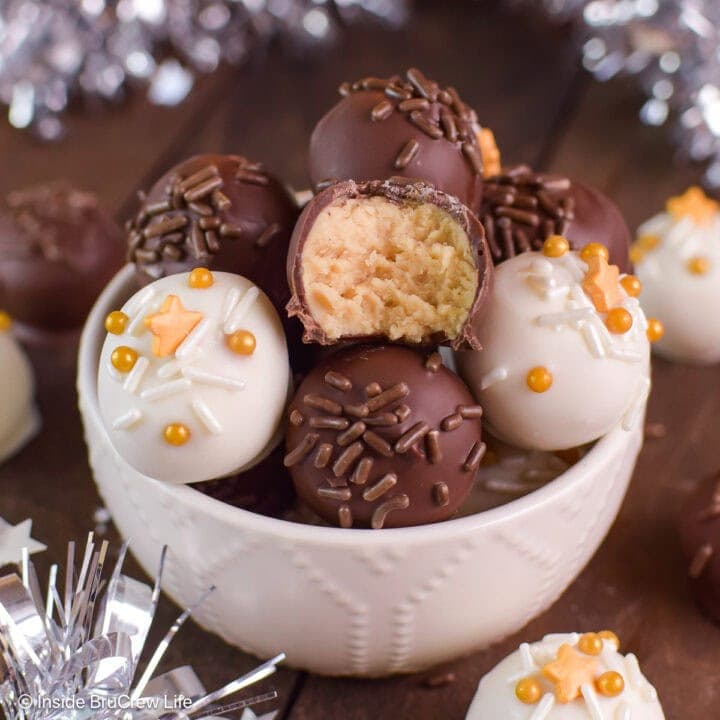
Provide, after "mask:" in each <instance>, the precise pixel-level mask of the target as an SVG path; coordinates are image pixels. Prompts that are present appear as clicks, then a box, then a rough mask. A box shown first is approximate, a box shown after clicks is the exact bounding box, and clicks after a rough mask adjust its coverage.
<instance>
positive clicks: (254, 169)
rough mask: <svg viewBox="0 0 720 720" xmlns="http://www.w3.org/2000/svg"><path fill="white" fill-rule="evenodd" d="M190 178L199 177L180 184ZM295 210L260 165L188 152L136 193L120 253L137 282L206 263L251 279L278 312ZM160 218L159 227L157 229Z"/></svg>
mask: <svg viewBox="0 0 720 720" xmlns="http://www.w3.org/2000/svg"><path fill="white" fill-rule="evenodd" d="M213 171H214V172H213ZM197 173H204V174H203V175H196V174H197ZM193 175H196V177H198V178H200V180H199V181H194V182H192V181H191V182H186V181H187V180H188V178H191V177H192V176H193ZM184 182H185V185H184V186H183V185H182V184H183V183H184ZM203 186H204V187H203ZM183 190H184V192H183ZM298 213H299V210H298V208H297V205H296V203H295V200H294V198H293V197H292V196H291V195H290V193H289V191H288V190H287V189H286V188H285V187H284V186H283V184H282V183H281V182H280V181H279V180H278V179H277V178H275V177H274V176H272V175H270V174H269V173H268V172H266V171H265V169H264V168H263V167H262V165H261V164H260V163H253V162H250V161H249V160H247V159H246V158H244V157H242V156H240V155H196V156H195V157H192V158H190V159H188V160H185V161H184V162H182V163H180V164H179V165H176V166H175V167H173V168H171V169H170V170H168V172H167V173H165V175H163V176H162V177H161V178H160V179H159V180H158V181H157V182H156V183H155V184H154V185H153V186H152V187H151V188H150V191H149V192H148V193H147V195H146V196H145V195H142V194H141V204H140V209H139V211H138V213H137V215H136V216H135V218H134V219H133V220H132V221H130V223H128V256H129V259H130V261H131V262H134V263H135V267H136V268H137V271H138V277H139V279H140V281H141V282H142V283H143V284H146V283H148V282H150V281H152V280H155V279H157V278H159V277H164V276H165V275H172V274H174V273H179V272H186V271H188V270H192V269H193V268H195V267H200V266H201V267H208V268H210V269H212V270H221V271H224V272H232V273H237V274H238V275H243V276H244V277H246V278H247V279H248V280H252V282H254V283H255V284H256V285H258V286H259V287H260V288H261V289H262V290H264V291H265V292H266V293H267V295H268V297H269V298H270V299H271V300H272V302H273V304H274V305H275V307H276V308H277V309H278V310H282V309H283V308H284V305H285V303H286V302H287V299H288V296H289V292H288V287H287V280H286V277H285V273H284V272H283V267H282V265H283V263H282V259H283V258H284V257H285V255H286V253H287V248H288V243H289V242H290V234H291V232H292V229H293V226H294V225H295V221H296V220H297V216H298ZM168 221H169V222H168ZM183 222H184V224H183ZM162 223H164V224H165V225H166V227H167V230H166V231H165V232H158V231H157V230H156V228H158V226H160V225H161V224H162ZM175 224H177V225H178V226H177V227H175ZM282 314H284V313H281V315H282Z"/></svg>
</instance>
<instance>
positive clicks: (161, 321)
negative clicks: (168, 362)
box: [145, 295, 203, 357]
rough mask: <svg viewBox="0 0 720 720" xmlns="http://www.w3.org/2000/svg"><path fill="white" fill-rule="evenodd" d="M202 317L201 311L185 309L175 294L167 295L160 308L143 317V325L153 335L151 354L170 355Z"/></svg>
mask: <svg viewBox="0 0 720 720" xmlns="http://www.w3.org/2000/svg"><path fill="white" fill-rule="evenodd" d="M202 319H203V314H202V313H199V312H194V311H192V310H186V309H185V308H184V307H183V304H182V302H181V301H180V298H179V297H178V296H177V295H168V296H167V297H166V298H165V300H164V301H163V304H162V305H161V306H160V310H159V311H158V312H156V313H153V314H152V315H148V316H147V317H146V318H145V327H147V328H148V330H150V332H151V333H152V334H153V335H154V336H155V337H154V338H153V345H152V352H153V355H155V356H156V357H167V356H168V355H172V354H173V353H174V352H175V351H176V350H177V349H178V347H179V346H180V343H182V341H183V340H184V339H185V338H186V337H187V336H188V335H189V334H190V333H191V332H192V329H193V328H194V327H195V326H196V325H197V324H198V323H199V322H200V321H201V320H202Z"/></svg>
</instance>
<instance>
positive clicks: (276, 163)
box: [0, 1, 720, 720]
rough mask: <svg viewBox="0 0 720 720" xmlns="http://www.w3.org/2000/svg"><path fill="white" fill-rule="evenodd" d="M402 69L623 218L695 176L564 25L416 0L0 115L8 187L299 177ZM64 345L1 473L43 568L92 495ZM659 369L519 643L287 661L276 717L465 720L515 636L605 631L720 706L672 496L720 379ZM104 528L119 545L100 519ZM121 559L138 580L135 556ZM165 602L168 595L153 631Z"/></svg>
mask: <svg viewBox="0 0 720 720" xmlns="http://www.w3.org/2000/svg"><path fill="white" fill-rule="evenodd" d="M261 61H262V62H261ZM410 65H418V66H420V67H421V68H423V69H424V70H425V72H426V73H427V74H428V75H430V76H431V77H436V78H438V79H439V80H441V81H443V82H447V83H452V84H454V85H456V86H457V87H458V88H459V89H460V91H461V92H462V94H463V95H464V96H465V97H466V99H468V101H469V102H470V103H471V104H472V105H474V106H475V107H476V108H477V110H478V113H479V115H480V118H481V121H482V122H483V123H484V124H486V125H488V126H490V127H492V128H494V129H495V131H496V134H497V138H498V142H499V144H500V146H501V148H502V149H503V151H504V159H505V160H506V161H507V162H518V161H526V162H530V163H533V164H537V165H538V166H540V167H543V168H546V169H552V170H557V171H562V172H566V173H568V174H570V175H573V176H575V177H578V178H579V179H582V180H584V181H586V182H588V183H591V184H595V185H597V186H598V187H600V188H601V189H602V190H604V191H605V192H607V193H608V194H610V195H611V196H612V197H613V198H614V199H615V200H616V201H617V203H618V204H619V205H620V207H621V209H622V210H623V212H624V213H625V214H626V217H627V219H628V222H629V223H630V224H631V226H633V227H634V226H636V225H637V223H638V222H640V221H641V220H642V219H644V218H646V217H648V216H650V215H651V214H653V213H654V212H656V211H657V210H658V209H659V208H660V207H661V205H662V203H663V202H664V200H665V198H666V197H667V196H668V195H669V194H671V193H674V192H677V191H679V190H681V189H682V188H683V187H684V185H685V184H687V183H688V182H690V181H693V180H697V175H698V174H699V171H698V170H697V169H692V168H685V169H678V167H677V166H676V165H674V164H673V154H674V151H673V148H672V147H671V146H670V144H669V143H668V140H667V138H666V136H665V135H664V134H663V132H661V131H658V130H654V129H649V128H645V127H643V126H641V125H640V124H639V122H638V121H637V119H636V113H637V109H638V107H639V105H640V103H641V98H640V96H639V95H638V94H637V93H636V91H635V90H634V89H633V87H632V85H631V84H630V83H624V82H620V81H618V82H614V83H612V84H610V85H604V86H601V85H597V84H594V83H593V82H592V81H591V80H590V79H588V78H587V77H586V76H585V75H583V74H582V73H581V72H579V70H578V63H577V61H576V56H575V54H574V51H573V48H572V46H571V44H570V43H569V33H568V32H567V30H565V29H562V28H555V27H551V26H548V25H546V24H543V23H542V22H541V21H540V20H539V19H538V18H536V17H535V16H533V15H528V14H527V13H526V14H523V15H520V14H510V13H508V12H507V11H503V10H501V9H499V8H498V7H497V5H496V3H494V2H489V1H483V2H474V3H463V2H456V3H439V2H435V3H425V4H423V5H421V7H420V8H419V9H418V11H417V12H416V14H415V16H414V19H413V20H412V22H411V23H410V25H409V26H408V27H406V28H405V29H404V30H402V31H400V32H397V33H390V32H388V31H384V30H380V29H377V28H364V27H360V28H358V27H356V28H352V29H350V30H349V31H348V34H347V36H346V37H345V39H344V40H343V42H342V44H341V45H340V46H339V47H337V48H336V49H335V50H334V51H332V53H330V54H325V55H322V56H319V57H315V58H312V59H304V60H302V61H301V60H298V59H297V58H295V57H290V56H287V55H285V54H283V53H282V52H281V51H280V50H278V49H276V48H273V49H272V50H270V51H269V52H268V53H267V55H266V57H263V58H259V59H258V61H257V62H256V63H255V64H254V65H252V66H250V67H246V68H243V69H241V70H230V69H224V70H221V71H220V72H218V73H215V74H214V75H213V76H211V77H207V78H204V79H203V80H202V81H201V82H200V83H198V85H197V87H196V88H195V90H194V91H193V93H192V95H191V97H190V98H189V99H188V100H187V102H185V103H184V104H183V105H181V106H179V107H177V108H173V109H166V108H157V107H153V106H150V105H148V104H147V103H146V102H145V101H144V98H142V97H140V96H134V97H132V98H131V99H130V100H129V101H127V102H125V103H124V104H123V105H122V106H120V107H116V108H110V109H107V110H101V111H98V110H89V109H85V110H83V111H78V112H77V113H76V114H74V115H72V116H71V117H70V118H69V120H68V130H69V132H68V136H67V138H66V139H65V140H64V141H63V142H61V143H58V144H43V143H40V142H38V141H36V140H34V139H33V138H32V136H30V135H29V134H21V133H18V132H16V131H13V130H11V129H10V128H9V127H8V125H7V123H5V122H2V123H0V157H2V160H3V167H4V168H5V169H6V172H3V173H2V174H0V192H6V191H8V190H10V189H13V188H17V187H22V186H23V185H25V184H28V183H32V182H37V181H41V180H46V179H54V178H58V177H66V178H68V179H69V180H71V181H73V182H75V183H77V184H78V185H80V186H82V187H85V188H88V189H92V190H94V191H96V192H97V193H98V194H99V195H100V197H101V199H102V201H103V202H104V203H105V205H106V206H107V207H108V208H109V209H110V210H111V211H112V212H113V213H115V214H116V216H117V218H118V220H119V221H122V220H124V219H125V218H126V217H127V214H128V213H129V212H130V210H131V209H132V207H133V203H134V196H135V191H136V190H137V189H138V188H140V187H144V186H146V185H147V183H148V181H150V180H151V179H152V178H153V177H155V176H157V175H158V174H159V173H160V172H161V171H163V170H164V169H166V168H167V167H168V166H169V165H170V164H172V163H173V162H175V161H177V160H179V159H181V158H183V157H184V156H187V155H189V154H191V153H194V152H198V151H212V150H215V151H225V152H228V151H237V152H241V153H244V154H247V155H249V156H250V157H252V158H257V159H259V160H262V161H264V162H265V163H266V164H267V165H268V166H269V167H270V168H272V169H273V170H275V171H276V172H277V173H278V174H280V175H281V176H282V177H284V178H286V179H287V180H288V181H289V182H291V183H293V184H294V185H295V186H296V187H299V188H300V187H305V186H306V183H307V180H306V173H305V161H306V148H307V141H308V137H309V134H310V131H311V129H312V127H313V125H314V123H315V122H316V121H317V119H318V118H319V116H320V115H321V114H322V112H323V111H324V109H325V108H327V107H328V106H329V104H330V103H332V102H333V99H334V97H335V89H336V87H337V85H338V84H339V83H340V81H342V80H345V79H354V78H356V77H359V76H362V75H366V74H383V73H390V72H395V71H398V70H401V69H404V68H405V67H407V66H410ZM75 352H76V342H75V340H74V339H69V340H68V341H67V342H65V343H63V344H62V345H61V346H56V347H45V348H32V349H31V350H30V354H31V359H32V361H33V364H34V366H35V369H36V372H37V377H38V400H39V403H40V407H41V411H42V415H43V420H44V425H43V431H42V434H41V435H40V436H39V437H38V438H37V439H35V440H34V441H33V442H32V443H31V444H30V445H29V446H28V447H27V448H26V449H25V450H24V451H23V452H22V453H20V454H19V455H17V456H16V457H15V458H13V459H12V460H10V461H8V462H6V463H5V464H4V465H3V466H2V467H0V516H2V517H4V518H6V519H7V520H8V521H10V522H13V523H17V522H20V521H21V520H23V519H25V518H28V517H30V518H32V519H33V536H34V537H36V538H37V539H38V540H40V541H42V542H45V543H46V544H47V545H48V546H49V550H48V552H47V553H44V554H43V555H42V556H35V559H36V563H37V565H38V568H39V569H40V572H41V573H42V574H44V573H46V572H47V567H48V566H49V564H50V563H51V562H59V561H61V560H62V558H63V555H64V552H65V549H64V548H65V544H66V543H67V541H68V540H70V539H82V538H83V537H84V536H85V534H86V533H87V532H88V530H90V529H93V528H94V526H95V522H94V520H93V513H94V511H95V510H96V508H98V507H100V506H101V501H100V499H99V498H98V496H97V493H96V491H95V486H94V484H93V481H92V478H91V475H90V471H89V469H88V465H87V460H86V452H85V446H84V443H83V439H82V430H81V426H80V420H79V416H78V413H77V410H76V398H75V390H74V373H75ZM653 376H654V390H653V393H652V397H651V400H650V408H649V420H650V422H653V423H663V424H664V425H665V427H666V428H667V435H666V436H665V437H664V438H661V439H649V440H648V441H647V443H646V446H645V448H644V450H643V452H642V455H641V457H640V461H639V464H638V467H637V471H636V473H635V477H634V480H633V483H632V485H631V488H630V491H629V493H628V496H627V499H626V501H625V504H624V506H623V508H622V511H621V513H620V516H619V518H618V520H617V522H616V523H615V525H614V527H613V529H612V530H611V532H610V534H609V536H608V538H607V539H606V541H605V543H604V544H603V546H602V548H601V549H600V551H599V552H598V554H597V555H596V557H595V558H594V559H593V560H592V561H591V562H590V564H589V565H588V567H587V568H586V569H585V571H584V572H583V574H582V575H581V576H580V578H579V579H578V580H577V581H576V582H575V583H574V584H573V585H572V586H571V588H570V589H569V590H568V591H567V592H566V593H565V594H564V595H563V597H562V598H561V599H560V600H559V601H558V602H557V603H556V604H555V605H554V606H553V607H552V608H551V610H550V611H549V612H547V613H545V614H544V615H543V616H542V617H540V618H538V619H536V620H535V621H533V622H532V623H531V624H530V625H529V626H528V627H527V628H525V629H524V630H523V631H522V632H521V633H519V634H518V635H517V636H515V637H511V638H508V639H506V640H505V641H504V642H502V643H500V644H499V645H497V646H495V647H493V648H491V649H489V650H487V651H484V652H481V653H477V654H475V655H473V656H471V657H468V658H463V659H460V660H457V661H456V662H453V663H451V664H449V665H447V666H444V667H442V668H438V669H436V670H435V671H433V672H431V673H425V674H424V675H421V676H406V677H395V678H390V679H386V680H377V681H357V680H343V679H328V678H322V677H315V676H310V675H307V674H304V673H297V672H294V671H291V670H282V671H281V672H280V673H279V674H278V675H277V676H276V677H274V678H272V679H271V680H269V681H267V682H266V683H265V684H264V685H263V689H264V688H275V689H276V690H277V691H278V693H279V701H278V703H279V704H276V706H277V707H279V708H280V710H281V713H280V717H281V718H283V719H285V720H320V719H321V718H322V719H325V718H330V719H333V720H334V719H336V718H337V719H340V718H342V719H343V720H377V719H385V718H393V719H403V718H412V719H413V720H439V719H441V718H442V719H443V720H461V719H462V718H464V715H465V711H466V709H467V707H468V705H469V702H470V699H471V698H472V695H473V693H474V690H475V687H476V684H477V682H478V680H479V679H480V677H481V676H482V674H483V673H485V672H486V671H488V670H489V669H490V668H491V667H492V666H493V665H494V664H495V663H496V662H497V661H498V660H500V659H501V658H502V657H503V656H505V655H506V654H507V653H509V652H511V651H512V650H514V649H515V648H516V647H517V645H518V643H519V642H520V641H521V640H524V639H528V640H533V639H537V638H539V637H540V636H542V635H543V634H545V633H547V632H558V631H571V630H580V631H584V630H598V629H602V628H613V629H615V630H616V631H617V632H618V634H619V635H620V637H621V640H622V642H623V648H624V649H625V650H627V651H630V650H632V651H633V652H635V653H637V655H638V656H639V658H640V660H641V663H642V664H643V668H644V670H645V671H646V673H647V675H648V676H649V678H650V679H651V680H652V681H653V682H654V683H655V684H656V686H657V688H658V691H659V693H660V696H661V698H662V700H663V702H664V706H665V709H666V715H667V717H668V718H669V719H670V720H701V719H703V720H704V719H705V718H716V717H718V716H719V715H720V711H718V710H717V708H718V707H720V686H719V685H718V684H717V683H716V682H714V680H715V671H716V668H717V666H718V662H719V661H720V649H719V648H720V629H718V628H717V627H715V626H714V625H712V624H710V623H709V622H707V621H706V620H705V619H703V617H702V616H701V615H700V614H699V613H698V612H697V611H696V610H695V608H694V606H693V605H692V602H691V601H690V599H689V598H688V596H687V593H686V588H685V575H686V568H685V564H684V562H683V561H682V558H681V557H680V554H679V550H678V542H677V538H676V530H675V524H676V514H677V508H678V504H679V503H680V502H681V501H682V499H683V498H684V497H685V495H686V494H687V493H688V492H689V491H690V490H691V489H692V487H693V486H694V485H695V483H696V482H697V481H698V480H700V479H702V478H703V477H705V476H706V475H708V474H709V473H711V472H712V471H714V470H716V469H717V468H718V466H720V442H718V434H719V431H720V424H719V421H720V372H719V371H718V369H717V368H706V369H697V368H692V367H684V366H681V365H671V364H669V363H666V362H662V361H657V362H655V365H654V370H653ZM104 537H106V538H108V539H110V540H111V541H113V542H114V543H115V546H116V547H115V549H117V541H118V537H117V534H116V532H115V531H114V530H113V529H112V527H110V528H109V529H108V530H107V531H106V532H105V535H104ZM478 562H482V556H480V557H478ZM130 569H131V571H132V572H133V573H138V574H140V573H141V571H140V570H139V568H138V567H137V566H136V565H135V563H134V562H131V563H130ZM249 581H251V580H249ZM488 592H492V588H488ZM176 612H177V611H176V609H175V608H174V607H173V606H172V604H171V603H170V602H169V601H167V600H166V601H165V602H164V603H163V604H162V608H161V612H160V616H159V622H158V623H157V626H156V630H155V632H156V635H157V634H159V633H160V631H161V630H163V629H164V628H165V627H167V625H169V623H170V622H171V620H172V619H173V618H174V616H175V614H176ZM478 612H481V608H478ZM254 662H255V660H254V659H253V658H250V657H248V656H246V655H243V654H242V653H240V652H238V651H236V650H234V649H233V648H230V647H228V646H227V645H225V644H224V643H223V642H222V641H221V640H219V639H218V638H216V637H213V636H210V635H208V634H206V633H203V632H201V631H200V630H199V629H198V628H197V627H195V626H192V625H191V626H188V627H186V628H185V629H184V630H183V632H182V634H181V635H180V636H179V637H178V639H177V640H176V642H175V643H174V645H173V646H172V647H171V650H170V652H169V656H168V658H167V667H173V666H176V665H180V664H186V663H191V664H192V665H193V666H194V667H195V668H196V670H197V671H198V673H199V674H200V676H201V677H202V679H203V680H204V681H205V684H206V685H207V686H208V687H209V688H214V687H217V686H219V685H220V684H221V683H223V682H225V681H227V680H230V679H231V678H233V677H235V676H237V675H239V674H240V673H241V672H242V671H243V670H245V669H247V668H249V667H251V666H252V665H253V663H254ZM446 672H450V673H452V674H453V677H454V682H452V683H450V684H447V685H444V686H441V687H436V688H434V689H429V688H428V687H427V679H428V677H430V676H433V675H437V674H438V673H439V674H443V673H446ZM259 710H263V708H262V707H260V708H259ZM488 720H502V719H500V718H498V719H488Z"/></svg>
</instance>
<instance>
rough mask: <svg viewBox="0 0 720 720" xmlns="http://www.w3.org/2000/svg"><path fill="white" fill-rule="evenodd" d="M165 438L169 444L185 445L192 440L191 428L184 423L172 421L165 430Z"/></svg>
mask: <svg viewBox="0 0 720 720" xmlns="http://www.w3.org/2000/svg"><path fill="white" fill-rule="evenodd" d="M163 439H164V440H165V442H166V443H167V444H168V445H174V446H175V447H179V446H180V445H184V444H185V443H186V442H187V441H188V440H190V428H189V427H188V426H187V425H183V424H182V423H170V424H169V425H166V426H165V429H164V430H163Z"/></svg>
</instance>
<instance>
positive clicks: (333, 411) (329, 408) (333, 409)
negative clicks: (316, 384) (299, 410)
mask: <svg viewBox="0 0 720 720" xmlns="http://www.w3.org/2000/svg"><path fill="white" fill-rule="evenodd" d="M303 402H304V403H305V404H306V405H307V406H308V407H311V408H314V409H315V410H324V411H325V412H326V413H329V414H330V415H341V414H342V410H343V409H342V405H340V403H336V402H335V401H334V400H330V399H329V398H326V397H322V396H321V395H313V394H309V395H306V396H305V397H304V398H303Z"/></svg>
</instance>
